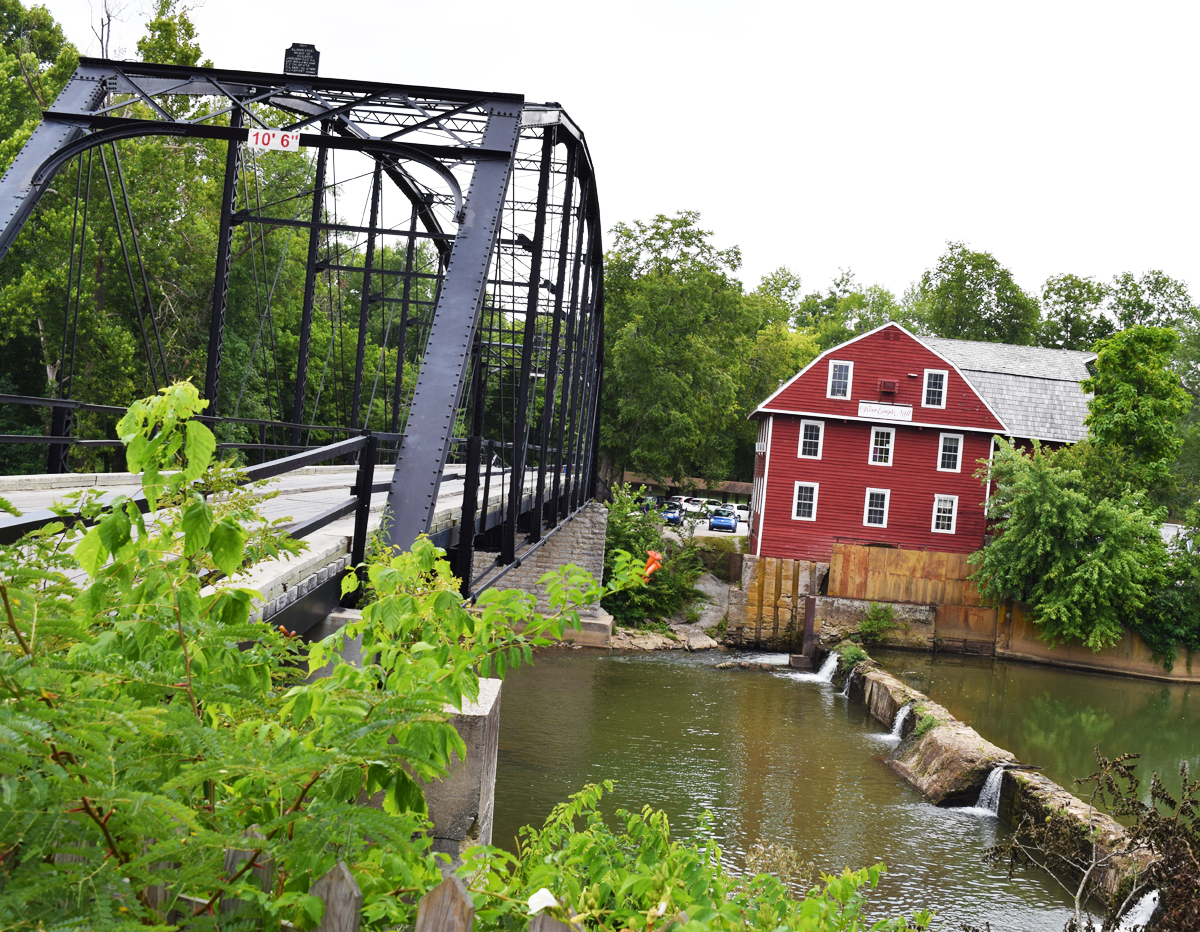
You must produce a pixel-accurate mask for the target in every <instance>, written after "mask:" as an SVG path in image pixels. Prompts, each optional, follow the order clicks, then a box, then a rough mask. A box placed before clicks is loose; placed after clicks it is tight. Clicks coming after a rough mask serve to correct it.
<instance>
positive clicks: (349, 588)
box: [342, 569, 358, 595]
mask: <svg viewBox="0 0 1200 932" xmlns="http://www.w3.org/2000/svg"><path fill="white" fill-rule="evenodd" d="M357 591H358V574H357V573H356V572H354V570H353V569H349V570H346V575H344V576H343V577H342V595H349V594H350V593H351V592H357Z"/></svg>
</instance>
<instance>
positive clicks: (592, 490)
mask: <svg viewBox="0 0 1200 932" xmlns="http://www.w3.org/2000/svg"><path fill="white" fill-rule="evenodd" d="M596 304H597V306H598V307H603V306H604V281H603V280H601V282H600V287H599V289H598V296H597V299H596ZM603 398H604V314H603V313H598V314H597V315H596V395H595V400H594V402H593V404H592V430H591V434H590V436H589V437H588V446H589V447H590V448H591V454H590V455H589V456H588V459H587V464H588V474H587V478H586V480H585V482H584V487H583V488H584V495H585V496H586V497H588V498H592V497H594V496H595V494H596V483H597V482H598V481H599V478H600V407H601V404H602V402H603Z"/></svg>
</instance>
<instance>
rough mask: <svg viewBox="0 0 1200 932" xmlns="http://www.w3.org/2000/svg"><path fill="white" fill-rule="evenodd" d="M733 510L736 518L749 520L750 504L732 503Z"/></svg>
mask: <svg viewBox="0 0 1200 932" xmlns="http://www.w3.org/2000/svg"><path fill="white" fill-rule="evenodd" d="M733 510H734V511H736V512H737V516H738V518H740V519H741V520H742V521H749V520H750V506H749V505H734V506H733Z"/></svg>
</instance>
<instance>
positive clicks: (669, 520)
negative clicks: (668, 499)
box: [662, 508, 683, 525]
mask: <svg viewBox="0 0 1200 932" xmlns="http://www.w3.org/2000/svg"><path fill="white" fill-rule="evenodd" d="M662 519H663V523H664V524H674V525H679V524H681V523H683V511H682V510H680V509H679V508H668V509H667V510H666V511H664V512H663V513H662Z"/></svg>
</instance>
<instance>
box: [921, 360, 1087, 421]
mask: <svg viewBox="0 0 1200 932" xmlns="http://www.w3.org/2000/svg"><path fill="white" fill-rule="evenodd" d="M919 339H920V340H921V341H922V342H923V343H924V344H925V345H926V346H928V347H929V348H930V349H932V350H934V351H935V352H937V353H940V354H941V355H942V356H945V357H946V358H947V359H949V360H950V361H951V362H952V363H954V365H956V366H957V367H958V368H959V370H960V371H961V372H962V374H963V375H964V376H966V378H967V379H968V381H970V383H971V384H972V385H973V386H975V389H976V391H978V392H979V393H980V394H981V395H983V397H984V398H985V399H986V400H987V403H988V404H990V405H991V406H992V408H993V409H994V410H995V412H996V413H997V414H998V415H1000V418H1001V420H1003V421H1004V423H1005V424H1007V425H1008V429H1009V432H1010V433H1011V434H1012V435H1013V436H1015V437H1027V438H1032V437H1036V438H1038V439H1039V440H1066V441H1070V442H1075V441H1077V440H1082V439H1083V438H1084V437H1086V436H1087V428H1086V427H1084V426H1083V421H1084V418H1086V417H1087V413H1088V412H1087V403H1088V400H1089V399H1090V398H1091V397H1092V396H1091V395H1088V394H1085V393H1084V392H1083V390H1082V389H1081V388H1080V387H1079V383H1080V382H1081V381H1083V380H1084V379H1086V378H1087V377H1088V371H1087V363H1088V362H1089V361H1091V360H1093V359H1095V358H1096V354H1095V353H1087V352H1080V351H1077V350H1059V349H1045V348H1043V347H1039V346H1013V345H1012V344H1009V343H984V342H981V341H978V340H950V339H946V338H945V337H920V338H919Z"/></svg>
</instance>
